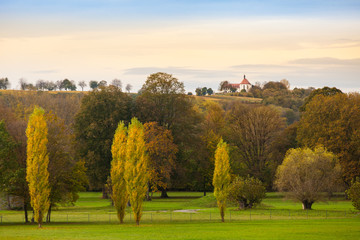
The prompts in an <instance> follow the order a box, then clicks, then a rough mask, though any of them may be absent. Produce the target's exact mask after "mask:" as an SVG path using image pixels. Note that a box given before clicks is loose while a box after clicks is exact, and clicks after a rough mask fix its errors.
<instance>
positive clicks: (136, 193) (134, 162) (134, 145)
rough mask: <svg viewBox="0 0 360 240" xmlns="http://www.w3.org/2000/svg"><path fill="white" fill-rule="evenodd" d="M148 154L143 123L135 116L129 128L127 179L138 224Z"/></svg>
mask: <svg viewBox="0 0 360 240" xmlns="http://www.w3.org/2000/svg"><path fill="white" fill-rule="evenodd" d="M147 170H148V156H147V154H146V146H145V140H144V128H143V125H142V124H141V123H140V122H139V120H137V118H133V119H132V120H131V124H130V125H129V130H128V139H127V144H126V163H125V176H124V177H125V181H126V185H127V191H128V193H129V199H130V203H131V207H132V209H133V213H134V218H135V221H136V224H137V225H139V223H140V219H141V215H142V203H143V199H144V197H145V194H146V191H147V183H148V181H149V178H148V173H147Z"/></svg>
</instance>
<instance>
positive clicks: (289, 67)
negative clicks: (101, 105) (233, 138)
mask: <svg viewBox="0 0 360 240" xmlns="http://www.w3.org/2000/svg"><path fill="white" fill-rule="evenodd" d="M156 72H166V73H170V74H173V76H174V77H176V78H178V79H179V81H182V82H184V84H185V89H186V91H192V92H194V91H195V88H197V87H208V88H209V87H211V88H212V89H214V90H217V89H218V87H219V83H220V82H221V81H224V80H227V81H229V82H231V83H239V82H241V80H242V79H243V77H244V75H246V78H247V79H248V80H249V81H250V82H251V83H252V84H255V83H256V82H260V83H264V82H269V81H280V80H282V79H287V80H288V81H289V82H290V85H291V88H294V87H304V88H307V87H315V88H321V87H324V86H329V87H337V88H340V89H341V90H343V91H345V92H352V91H358V92H359V91H360V77H359V76H360V1H359V0H336V1H335V0H321V1H320V0H297V1H289V0H267V1H266V0H251V1H250V0H244V1H241V0H239V1H235V0H207V1H205V0H198V1H197V0H192V1H190V0H167V1H165V0H102V1H100V0H62V1H52V0H33V1H25V0H0V78H2V77H7V78H9V80H10V82H11V87H10V88H12V89H19V79H20V78H24V79H26V80H27V82H31V83H36V81H37V80H39V79H42V80H51V81H57V80H60V79H65V78H68V79H71V80H74V81H75V82H79V81H82V80H84V81H86V82H88V81H90V80H97V81H100V80H106V81H107V82H111V81H112V79H115V78H116V79H120V80H121V81H122V83H123V85H124V86H125V85H126V84H131V85H132V86H133V90H132V91H133V92H136V91H138V90H139V89H140V88H141V86H142V85H143V83H144V82H145V80H146V78H147V76H149V75H150V74H152V73H156Z"/></svg>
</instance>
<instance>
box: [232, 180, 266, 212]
mask: <svg viewBox="0 0 360 240" xmlns="http://www.w3.org/2000/svg"><path fill="white" fill-rule="evenodd" d="M265 193H266V191H265V187H264V185H263V184H262V182H261V181H260V180H259V179H256V178H254V177H250V176H248V177H246V178H243V177H239V176H237V177H236V178H235V179H234V180H233V181H232V182H231V185H230V187H229V200H230V201H232V202H235V203H237V204H238V206H239V208H240V209H245V208H252V207H253V206H255V205H257V204H259V203H261V201H262V199H263V198H264V197H265Z"/></svg>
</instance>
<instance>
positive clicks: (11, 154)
mask: <svg viewBox="0 0 360 240" xmlns="http://www.w3.org/2000/svg"><path fill="white" fill-rule="evenodd" d="M15 150H16V143H15V141H14V139H13V138H12V137H11V136H10V134H9V133H8V131H7V129H6V126H5V122H4V121H0V172H1V174H0V192H6V193H11V190H10V188H9V187H10V186H9V183H10V181H11V178H12V177H13V175H14V174H15V173H14V172H15V171H16V168H17V164H16V161H15V158H16V153H15Z"/></svg>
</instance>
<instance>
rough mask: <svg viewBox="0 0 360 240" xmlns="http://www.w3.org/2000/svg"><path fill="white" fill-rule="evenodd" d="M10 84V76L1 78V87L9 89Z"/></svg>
mask: <svg viewBox="0 0 360 240" xmlns="http://www.w3.org/2000/svg"><path fill="white" fill-rule="evenodd" d="M9 86H10V82H9V79H8V78H0V89H7V88H8V87H9Z"/></svg>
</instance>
